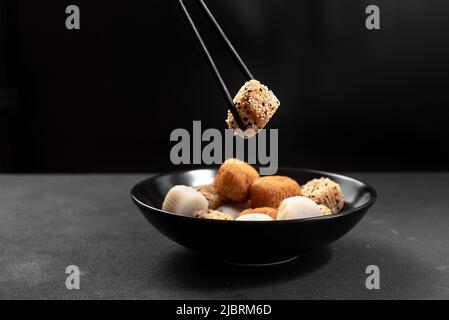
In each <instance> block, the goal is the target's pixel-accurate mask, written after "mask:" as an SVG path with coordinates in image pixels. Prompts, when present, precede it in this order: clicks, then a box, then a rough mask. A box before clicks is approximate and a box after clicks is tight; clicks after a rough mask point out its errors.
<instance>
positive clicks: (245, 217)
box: [235, 213, 274, 221]
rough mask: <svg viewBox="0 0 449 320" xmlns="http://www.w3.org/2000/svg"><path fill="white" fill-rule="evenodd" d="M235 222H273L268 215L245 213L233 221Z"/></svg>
mask: <svg viewBox="0 0 449 320" xmlns="http://www.w3.org/2000/svg"><path fill="white" fill-rule="evenodd" d="M235 220H236V221H271V220H274V219H273V218H272V217H270V216H269V215H268V214H264V213H247V214H242V215H241V216H239V217H237V219H235Z"/></svg>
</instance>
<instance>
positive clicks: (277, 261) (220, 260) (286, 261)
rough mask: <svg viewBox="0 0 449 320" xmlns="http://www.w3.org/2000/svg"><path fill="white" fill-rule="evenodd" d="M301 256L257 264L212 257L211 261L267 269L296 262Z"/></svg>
mask: <svg viewBox="0 0 449 320" xmlns="http://www.w3.org/2000/svg"><path fill="white" fill-rule="evenodd" d="M298 257H299V256H297V255H296V256H291V257H287V258H282V259H279V260H269V261H260V262H259V261H257V262H239V261H232V260H227V259H224V258H217V257H210V258H211V259H213V260H215V261H218V262H221V263H226V264H232V265H235V266H245V267H265V266H274V265H278V264H284V263H289V262H292V261H294V260H296V259H297V258H298Z"/></svg>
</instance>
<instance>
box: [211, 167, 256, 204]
mask: <svg viewBox="0 0 449 320" xmlns="http://www.w3.org/2000/svg"><path fill="white" fill-rule="evenodd" d="M257 178H259V173H258V172H257V170H256V169H254V168H253V167H252V166H251V165H249V164H247V163H245V162H243V161H240V160H238V159H233V158H232V159H228V160H226V161H225V162H224V163H223V164H222V165H221V166H220V169H218V172H217V176H216V177H215V183H214V185H215V187H216V188H217V190H218V192H219V193H220V194H222V195H223V196H225V197H226V198H228V199H230V200H232V201H235V202H243V201H245V200H247V199H248V197H249V188H250V186H251V184H252V183H253V182H254V181H255V180H256V179H257Z"/></svg>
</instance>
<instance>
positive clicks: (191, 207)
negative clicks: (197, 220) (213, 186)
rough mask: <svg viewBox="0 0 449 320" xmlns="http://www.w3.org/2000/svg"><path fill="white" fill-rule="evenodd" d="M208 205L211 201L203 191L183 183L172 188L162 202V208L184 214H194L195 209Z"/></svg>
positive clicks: (201, 208) (204, 208)
mask: <svg viewBox="0 0 449 320" xmlns="http://www.w3.org/2000/svg"><path fill="white" fill-rule="evenodd" d="M208 207H209V202H208V201H207V199H206V197H204V196H203V194H202V193H201V192H199V191H196V190H195V189H194V188H191V187H187V186H181V185H179V186H174V187H173V188H171V189H170V190H169V191H168V193H167V195H166V196H165V199H164V202H163V203H162V210H164V211H168V212H173V213H180V214H184V215H192V214H193V212H194V211H196V210H206V209H208Z"/></svg>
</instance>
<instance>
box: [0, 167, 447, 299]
mask: <svg viewBox="0 0 449 320" xmlns="http://www.w3.org/2000/svg"><path fill="white" fill-rule="evenodd" d="M349 175H351V176H354V177H356V178H360V179H362V180H365V181H366V182H368V183H370V184H372V185H373V186H374V187H375V188H376V189H377V191H378V193H379V198H378V201H377V203H376V204H375V205H374V207H373V208H372V210H371V211H370V212H368V214H367V215H366V216H365V218H364V219H363V220H362V221H361V222H360V223H359V224H358V225H357V226H356V227H355V228H354V229H353V230H352V231H351V232H350V233H349V234H347V235H346V236H345V237H343V238H342V239H340V240H338V241H337V242H335V243H333V244H332V245H331V246H329V247H327V248H325V249H322V250H320V251H316V252H313V253H310V254H307V255H305V256H302V257H300V259H298V260H296V261H294V262H292V263H289V264H284V265H280V266H277V267H264V268H261V267H258V268H248V267H246V268H245V267H236V266H229V265H222V264H219V263H217V262H214V261H210V260H208V259H206V258H203V257H201V256H199V255H197V254H195V253H192V252H190V251H188V250H187V249H184V248H182V247H180V246H178V245H177V244H175V243H173V242H171V241H169V240H168V239H166V238H165V237H164V236H162V235H161V234H159V233H158V232H157V231H156V230H155V229H154V228H153V227H152V226H151V225H150V224H149V223H147V222H146V220H145V219H144V217H143V216H142V215H141V214H140V212H139V211H138V209H137V208H136V207H135V206H134V204H133V203H132V202H131V200H130V196H129V190H130V188H131V187H132V185H134V184H135V183H136V182H137V181H139V180H140V179H142V178H143V177H145V176H148V175H0V298H3V299H4V298H14V299H17V298H18V299H22V298H32V299H53V298H58V299H91V298H92V299H109V298H112V299H115V298H124V299H270V298H274V299H303V298H305V299H310V298H318V299H347V298H353V299H361V298H362V299H364V298H368V299H415V298H422V299H433V298H443V299H448V298H449V232H448V231H449V173H421V174H407V173H398V174H391V173H385V174H379V173H369V174H368V173H353V174H349ZM68 265H76V266H78V267H79V268H80V270H81V282H80V287H81V288H80V289H79V290H68V289H67V288H66V286H65V280H66V277H67V276H68V274H66V273H65V270H66V267H67V266H68ZM368 265H377V266H378V267H379V268H380V289H379V290H368V289H366V287H365V279H366V277H367V276H368V275H367V274H366V273H365V269H366V267H367V266H368Z"/></svg>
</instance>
